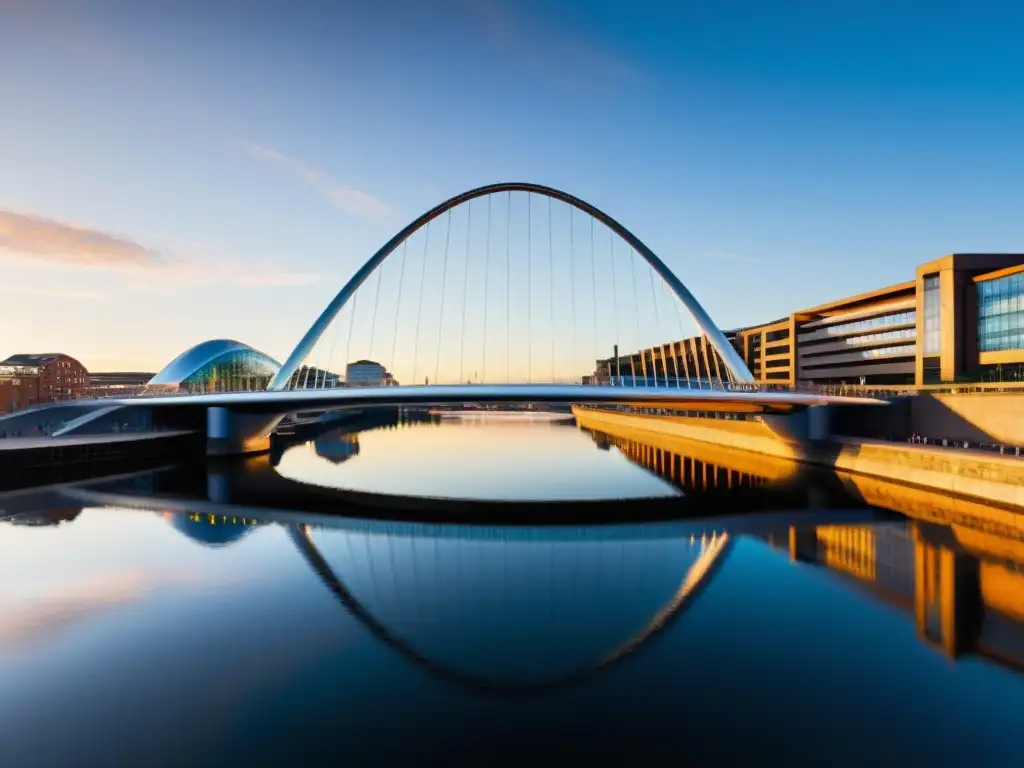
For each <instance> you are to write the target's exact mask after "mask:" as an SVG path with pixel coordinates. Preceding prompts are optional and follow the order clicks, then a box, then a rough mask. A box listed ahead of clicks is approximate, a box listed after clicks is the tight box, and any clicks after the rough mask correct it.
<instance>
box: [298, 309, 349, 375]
mask: <svg viewBox="0 0 1024 768" xmlns="http://www.w3.org/2000/svg"><path fill="white" fill-rule="evenodd" d="M333 322H334V336H333V338H332V339H331V354H330V356H329V357H328V358H327V370H330V369H331V364H332V363H333V362H334V346H335V345H336V344H337V343H338V329H339V328H341V320H340V319H338V318H334V321H333ZM306 370H307V371H308V370H309V366H306ZM334 385H335V386H337V385H338V378H337V377H335V378H334Z"/></svg>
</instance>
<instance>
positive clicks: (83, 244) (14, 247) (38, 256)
mask: <svg viewBox="0 0 1024 768" xmlns="http://www.w3.org/2000/svg"><path fill="white" fill-rule="evenodd" d="M0 254H4V255H7V256H9V257H23V258H28V259H34V260H38V261H46V262H50V263H58V264H69V265H73V266H94V267H144V266H156V265H159V264H160V263H161V262H162V259H161V257H160V254H159V253H157V252H156V251H154V250H151V249H149V248H144V247H143V246H141V245H139V244H138V243H136V242H134V241H133V240H130V239H128V238H127V237H123V236H121V235H115V234H111V233H109V232H101V231H100V230H98V229H90V228H89V227H83V226H81V225H78V224H72V223H69V222H64V221H57V220H55V219H48V218H45V217H43V216H37V215H35V214H31V213H16V212H14V211H9V210H0Z"/></svg>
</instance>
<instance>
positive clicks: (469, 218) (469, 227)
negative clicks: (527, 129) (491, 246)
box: [438, 200, 473, 384]
mask: <svg viewBox="0 0 1024 768" xmlns="http://www.w3.org/2000/svg"><path fill="white" fill-rule="evenodd" d="M466 206H467V211H466V263H465V269H464V270H463V279H462V344H461V345H460V347H459V381H458V383H459V384H461V383H462V373H463V366H464V365H465V360H466V305H467V304H468V302H467V298H468V297H469V236H470V234H471V233H472V231H473V201H472V200H470V201H469V202H467V203H466ZM438 346H439V347H440V345H438Z"/></svg>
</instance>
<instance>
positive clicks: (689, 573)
mask: <svg viewBox="0 0 1024 768" xmlns="http://www.w3.org/2000/svg"><path fill="white" fill-rule="evenodd" d="M648 448H654V450H653V452H652V451H651V450H639V449H638V446H637V445H634V444H631V443H628V442H626V441H621V440H620V441H616V439H614V438H610V437H609V436H602V435H594V434H590V433H586V432H584V431H581V430H579V429H577V428H576V427H575V426H573V425H572V424H569V425H555V424H552V423H549V422H545V421H534V422H532V423H528V422H523V421H519V422H509V423H505V422H502V423H498V424H495V423H488V422H473V423H468V424H467V423H461V422H452V423H447V422H445V423H441V424H432V425H417V426H407V427H403V428H398V429H379V430H373V431H367V432H362V433H360V434H358V435H351V434H344V433H334V434H331V435H328V436H325V437H324V438H322V439H320V440H318V441H314V442H312V443H310V444H308V445H302V446H297V447H294V448H291V449H288V450H286V451H284V452H283V454H281V455H280V456H279V457H275V461H274V462H270V463H269V464H268V465H267V466H263V465H260V466H258V467H257V468H256V469H252V468H249V469H247V470H246V472H248V473H249V474H246V473H245V472H243V473H242V474H241V475H238V474H235V475H232V483H234V487H233V488H231V487H229V488H228V489H227V490H226V491H225V490H224V488H223V487H222V484H219V481H218V478H220V477H221V476H222V473H221V470H219V469H215V468H209V469H207V470H204V472H205V474H204V476H203V477H204V480H203V481H202V482H198V481H194V473H192V474H189V473H179V474H173V473H172V474H170V475H167V474H166V473H165V474H164V475H163V477H175V478H180V477H186V476H188V477H192V478H193V480H190V481H188V482H185V481H184V480H182V481H180V482H179V481H175V482H178V483H179V485H180V486H181V487H179V488H178V490H179V491H180V492H179V493H177V494H174V493H168V492H167V490H168V487H169V486H172V490H173V486H174V484H175V483H174V482H169V481H167V480H161V479H160V478H161V475H160V474H159V473H157V474H155V475H150V476H145V477H141V478H133V479H128V480H125V481H124V482H122V483H120V484H113V485H111V484H105V485H102V486H97V488H98V489H99V490H98V491H97V490H85V491H82V490H75V489H72V490H70V491H65V492H60V493H57V492H48V493H46V494H38V495H37V496H36V497H32V496H30V495H29V496H26V495H24V494H22V495H21V496H20V497H17V498H15V497H10V498H5V499H0V507H2V508H4V509H5V510H6V514H7V517H5V518H3V519H2V520H0V579H2V584H3V588H2V590H0V609H2V611H3V613H2V614H0V616H2V618H0V756H2V759H0V764H2V765H4V766H7V765H11V766H21V765H40V766H66V765H154V766H157V765H190V766H196V765H225V764H240V765H247V764H249V765H255V764H285V765H306V764H314V765H339V764H347V765H367V764H403V765H404V764H415V765H424V764H428V765H430V764H449V763H452V762H454V761H455V760H465V759H467V758H471V759H476V760H480V761H485V760H486V761H487V762H505V763H520V762H522V761H523V760H525V759H534V760H536V759H539V758H542V757H545V756H550V755H551V753H552V751H553V750H556V751H557V752H558V753H559V754H561V755H564V756H566V757H569V756H572V755H575V756H582V757H584V758H587V757H589V758H591V759H592V760H597V761H604V762H606V763H607V762H609V761H611V762H620V763H621V762H629V763H631V764H632V763H634V762H636V761H638V760H645V761H649V762H655V763H659V764H660V763H669V762H671V763H679V762H680V761H684V762H685V761H687V760H689V761H691V762H694V763H697V764H725V765H730V764H734V763H735V761H736V760H739V759H744V760H747V761H749V762H751V763H755V764H765V763H767V762H770V763H771V764H774V763H775V762H776V761H782V760H788V761H796V762H799V763H810V764H816V765H818V764H829V765H840V764H842V765H861V764H866V763H867V764H872V765H917V764H929V763H930V764H933V765H950V764H958V765H972V766H974V765H986V766H987V765H1009V764H1016V763H1017V762H1019V756H1020V724H1021V723H1024V676H1022V675H1021V674H1020V673H1019V672H1018V671H1017V670H1018V669H1020V668H1021V667H1022V666H1024V624H1022V622H1024V589H1022V587H1021V585H1024V569H1022V567H1021V566H1020V564H1019V562H1018V561H1019V560H1021V559H1024V558H1019V557H1018V553H1019V552H1021V551H1024V546H1022V544H1021V542H1018V541H1014V540H1011V539H1010V538H1007V537H1006V536H999V535H996V534H993V533H991V532H989V533H984V534H982V533H979V532H974V531H969V530H965V529H960V528H955V527H950V526H942V525H935V524H926V523H922V522H918V521H914V520H909V519H905V518H901V517H895V516H888V515H884V514H879V513H878V512H877V511H876V510H872V509H869V508H868V507H867V506H866V505H865V504H864V503H863V501H860V502H859V503H858V502H849V500H848V499H847V502H849V503H847V502H844V501H843V498H841V497H840V496H838V495H837V494H836V493H835V492H834V490H830V489H828V488H826V489H825V490H824V491H822V490H821V489H820V488H818V487H816V486H815V487H809V486H808V482H807V481H804V480H802V479H800V478H799V477H797V478H795V479H794V478H790V479H788V480H779V477H780V472H779V471H778V470H777V469H771V470H770V469H768V468H766V469H765V472H766V474H765V475H763V476H758V475H754V474H751V473H750V472H749V471H746V472H745V471H742V470H744V469H749V467H740V468H729V467H722V466H720V465H714V466H712V465H709V464H708V463H707V462H701V461H699V459H697V458H695V457H693V456H689V457H687V456H680V455H678V454H672V453H671V452H667V451H664V450H662V452H661V453H660V454H659V453H658V450H659V449H658V448H657V447H654V446H648ZM652 456H653V459H652V458H651V457H652ZM637 457H641V458H637ZM271 465H272V466H271ZM698 465H699V466H698ZM708 467H710V469H709V468H708ZM681 476H682V479H680V477H681ZM268 477H269V478H271V479H272V480H273V481H274V482H280V483H288V484H290V486H289V487H292V488H294V487H295V486H296V485H298V486H299V488H300V491H299V492H298V495H297V496H295V498H296V499H298V500H299V502H297V503H296V504H295V508H298V509H301V508H302V505H301V503H300V502H301V486H302V485H303V484H311V485H314V486H317V487H319V488H328V489H342V490H344V489H354V490H358V491H364V492H386V493H390V494H399V495H403V496H459V495H462V496H464V497H467V498H477V499H483V500H487V499H506V500H508V499H513V500H515V499H520V500H536V499H576V500H581V499H582V500H587V499H601V498H607V497H608V496H609V495H612V496H616V497H619V498H623V499H627V500H629V499H635V500H640V499H643V498H651V497H659V498H661V499H663V500H665V499H667V500H669V503H673V504H678V505H679V514H680V516H681V519H677V520H661V521H655V522H628V523H623V524H617V525H607V524H605V525H592V524H586V523H584V522H582V521H581V522H579V523H576V524H571V525H557V526H541V525H490V524H488V523H487V521H486V519H477V520H474V521H473V522H467V523H465V524H461V525H460V524H451V523H445V524H437V523H431V522H429V521H423V522H410V521H408V520H405V521H388V520H385V519H379V516H378V519H370V518H368V517H366V516H357V515H354V514H353V511H354V509H355V508H354V507H352V506H351V505H348V504H347V502H343V501H339V511H340V512H341V513H342V514H343V515H344V516H341V517H338V516H335V517H331V516H328V515H324V514H321V513H319V512H318V513H315V514H314V513H311V512H287V511H284V510H282V509H273V508H269V507H263V508H260V507H258V506H253V505H249V506H247V507H245V508H242V507H239V506H227V505H225V504H224V503H223V502H224V497H223V495H224V494H225V493H226V494H227V496H228V497H231V494H232V493H234V492H236V491H237V492H239V493H244V492H245V489H246V488H247V487H252V488H263V487H268V488H269V487H271V485H270V484H269V483H270V480H268ZM246 478H248V480H247V479H246ZM719 481H721V482H719ZM787 484H788V486H795V487H796V491H794V490H793V488H792V487H788V486H787ZM811 485H812V486H813V483H812V484H811ZM186 486H187V487H186ZM776 486H787V487H788V489H787V488H782V489H781V490H779V489H778V488H776ZM239 489H240V490H239ZM753 494H756V495H753ZM773 494H776V495H773ZM798 497H800V498H804V499H805V500H807V501H806V503H805V504H804V506H803V507H802V508H799V509H798V508H795V507H794V505H793V499H795V498H798ZM33 498H35V502H33ZM757 498H760V499H769V500H772V499H777V498H778V499H782V500H783V502H785V505H784V506H779V507H778V508H777V509H776V510H774V511H772V510H770V509H765V508H764V507H765V505H766V504H767V502H766V503H763V504H762V507H761V508H760V509H759V511H758V513H757V514H754V515H746V516H745V515H743V514H741V513H743V512H744V511H746V510H745V509H744V505H745V504H747V503H748V501H749V500H750V499H757ZM844 498H845V497H844ZM815 499H819V500H820V499H825V500H826V501H827V505H826V506H824V507H822V508H815V507H814V506H813V501H814V500H815ZM228 500H231V499H230V498H229V499H228ZM33 503H35V506H34V507H33ZM631 503H634V502H629V501H627V502H626V505H625V508H626V509H629V508H631V507H630V504H631ZM635 503H637V504H639V503H640V502H639V501H636V502H635ZM638 508H639V507H638ZM716 510H717V512H716ZM12 512H15V514H14V515H13V516H12V515H11V513H12ZM915 564H916V565H915ZM943 585H947V586H948V585H954V586H955V589H952V590H950V589H948V588H946V587H944V586H943Z"/></svg>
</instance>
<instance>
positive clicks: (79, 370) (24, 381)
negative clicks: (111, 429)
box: [0, 353, 89, 413]
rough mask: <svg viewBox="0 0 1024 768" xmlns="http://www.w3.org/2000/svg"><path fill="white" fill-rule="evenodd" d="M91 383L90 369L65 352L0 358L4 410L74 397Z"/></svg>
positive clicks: (0, 393) (0, 406)
mask: <svg viewBox="0 0 1024 768" xmlns="http://www.w3.org/2000/svg"><path fill="white" fill-rule="evenodd" d="M88 386H89V371H87V370H86V369H85V366H84V365H82V364H81V363H80V362H78V361H77V360H75V358H73V357H71V356H69V355H64V354H61V353H45V354H20V355H11V356H10V357H8V358H7V359H6V360H0V412H3V413H7V412H10V411H15V410H18V409H20V408H25V407H27V406H30V405H36V404H38V403H53V402H58V401H61V400H74V399H76V398H78V397H81V396H82V393H83V392H84V391H85V390H86V389H87V388H88Z"/></svg>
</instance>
